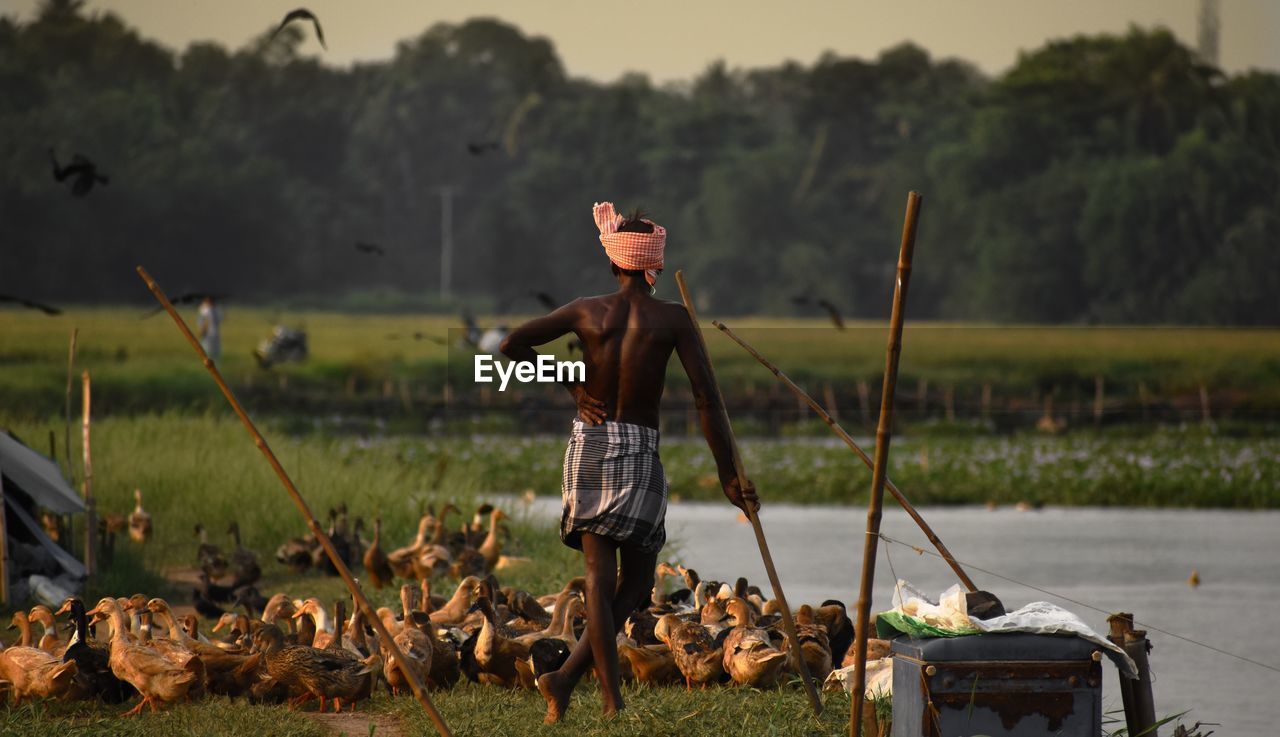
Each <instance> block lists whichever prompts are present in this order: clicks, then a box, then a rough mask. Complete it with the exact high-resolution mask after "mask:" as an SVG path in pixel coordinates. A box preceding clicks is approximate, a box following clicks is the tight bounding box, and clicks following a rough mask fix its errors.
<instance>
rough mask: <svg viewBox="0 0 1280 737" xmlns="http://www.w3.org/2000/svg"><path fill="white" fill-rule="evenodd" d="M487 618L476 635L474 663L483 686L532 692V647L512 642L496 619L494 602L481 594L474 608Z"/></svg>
mask: <svg viewBox="0 0 1280 737" xmlns="http://www.w3.org/2000/svg"><path fill="white" fill-rule="evenodd" d="M471 608H472V609H473V610H475V611H479V612H480V613H481V614H482V615H483V617H484V623H483V624H482V625H481V626H480V631H479V632H478V633H476V640H475V663H476V667H477V669H478V677H479V680H480V682H481V683H485V684H489V685H495V686H502V687H503V688H517V687H520V688H525V689H532V688H533V687H534V682H533V667H532V665H530V663H529V646H528V645H525V644H522V643H520V642H517V641H516V640H514V639H512V638H511V636H510V635H511V633H510V632H508V631H505V630H506V628H505V627H503V626H502V625H501V624H500V623H499V622H498V619H497V612H496V611H495V610H494V608H493V601H492V600H491V599H490V598H489V596H487V595H485V594H481V595H480V596H479V597H478V598H477V599H476V603H475V604H473V605H472V606H471Z"/></svg>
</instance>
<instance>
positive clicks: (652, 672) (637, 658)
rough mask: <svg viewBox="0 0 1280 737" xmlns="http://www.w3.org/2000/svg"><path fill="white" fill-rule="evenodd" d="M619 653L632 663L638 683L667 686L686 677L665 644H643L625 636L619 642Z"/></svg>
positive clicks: (633, 677)
mask: <svg viewBox="0 0 1280 737" xmlns="http://www.w3.org/2000/svg"><path fill="white" fill-rule="evenodd" d="M618 655H620V656H622V657H623V658H625V659H626V660H627V662H628V663H629V664H630V666H631V677H632V679H633V680H635V681H636V682H637V683H646V684H649V685H651V686H666V685H671V684H676V683H679V682H680V681H681V680H683V679H684V674H682V673H681V672H680V668H679V667H677V666H676V660H675V657H674V656H673V655H672V654H671V648H669V647H667V646H666V645H665V644H662V643H658V644H656V645H641V644H638V643H636V642H635V641H634V640H631V639H630V638H623V639H621V640H620V641H619V642H618Z"/></svg>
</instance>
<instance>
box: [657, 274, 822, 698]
mask: <svg viewBox="0 0 1280 737" xmlns="http://www.w3.org/2000/svg"><path fill="white" fill-rule="evenodd" d="M676 284H677V285H678V286H679V287H680V298H681V299H683V300H684V306H685V309H687V310H688V311H689V319H690V320H691V321H692V322H693V332H694V335H695V336H697V339H698V346H699V347H700V348H701V349H702V354H703V355H704V356H706V359H707V369H708V373H709V374H710V375H711V383H712V384H714V385H715V391H716V399H717V400H718V401H719V403H720V412H721V413H723V416H724V425H725V427H726V428H728V429H729V451H730V453H731V454H732V456H733V470H734V472H735V473H736V474H737V475H738V486H739V487H740V488H743V489H745V488H747V470H746V468H745V467H744V466H743V465H742V454H741V453H740V452H738V440H737V438H735V437H734V436H733V426H732V425H731V424H730V423H729V410H728V408H727V407H725V405H724V395H723V394H721V393H720V384H719V383H718V382H716V380H715V379H716V375H715V370H714V369H713V368H712V366H711V354H710V353H708V352H707V342H706V340H705V339H704V338H703V337H702V328H701V327H699V326H698V312H697V310H695V309H694V307H693V298H691V297H690V296H689V288H688V287H687V286H685V283H684V273H683V272H681V271H677V272H676ZM744 506H746V507H747V519H748V520H750V522H751V529H752V530H753V531H754V532H755V534H756V544H757V545H758V546H760V558H761V559H762V560H764V570H765V573H767V574H768V575H769V585H771V586H773V594H774V599H775V600H777V602H778V609H780V610H781V613H782V629H783V631H784V632H785V633H786V635H787V639H788V640H789V641H790V643H791V647H790V651H791V658H792V663H793V664H794V666H795V669H796V672H797V673H799V674H800V681H801V682H802V683H803V684H804V690H805V693H807V694H808V695H809V703H810V705H811V706H813V713H814V714H815V715H820V714H822V697H821V696H819V695H818V689H817V687H816V686H814V684H813V677H812V676H810V675H809V668H808V666H806V665H805V662H804V658H802V657H801V656H800V637H799V635H797V634H796V623H795V620H794V619H792V617H791V607H789V606H787V597H786V596H785V595H784V594H783V593H782V582H781V581H780V580H779V579H778V571H777V569H775V568H774V566H773V556H772V555H769V543H767V542H765V539H764V528H763V527H762V526H761V525H760V516H759V515H758V514H756V510H754V509H752V508H751V505H750V504H747V505H744Z"/></svg>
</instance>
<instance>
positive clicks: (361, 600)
mask: <svg viewBox="0 0 1280 737" xmlns="http://www.w3.org/2000/svg"><path fill="white" fill-rule="evenodd" d="M138 275H139V276H141V277H142V280H143V281H145V282H146V283H147V287H148V288H149V289H150V290H151V293H152V294H153V295H155V298H156V300H158V301H159V302H160V305H161V306H162V307H164V309H165V310H166V311H167V312H168V313H169V317H171V318H173V321H174V323H175V324H176V325H177V326H178V329H179V330H180V331H181V332H182V334H183V335H184V336H186V338H187V342H189V343H190V344H191V347H192V348H194V349H195V351H196V355H198V356H199V357H200V361H201V363H203V364H204V367H205V368H206V369H208V371H209V374H210V376H212V377H213V381H214V383H215V384H217V385H218V389H220V390H221V391H222V396H224V397H226V399H227V402H228V403H229V404H230V405H231V409H232V410H234V411H235V413H236V416H237V417H239V418H240V422H241V424H243V425H244V428H245V430H246V431H248V433H249V436H250V437H252V438H253V442H254V445H256V446H257V447H258V450H260V451H261V452H262V455H263V456H264V457H265V458H266V460H267V463H268V464H270V465H271V468H272V470H273V471H275V473H276V477H277V478H279V479H280V483H281V484H283V485H284V488H285V491H286V492H288V494H289V497H290V498H291V499H292V500H293V503H294V504H295V505H296V506H297V507H298V511H299V512H301V513H302V517H303V519H305V520H306V521H307V527H309V528H310V529H311V534H312V535H314V536H315V538H316V541H317V542H319V543H320V547H321V548H323V549H324V552H325V554H326V555H328V556H329V561H330V562H331V563H333V567H334V568H335V569H337V571H338V575H339V576H341V577H342V582H343V583H345V584H346V585H347V590H349V591H350V592H351V597H352V599H354V600H355V601H356V602H357V604H358V606H359V607H360V609H361V610H362V611H363V612H364V613H365V616H366V619H367V621H368V622H369V624H370V625H371V626H372V627H373V629H374V631H375V632H377V633H378V637H380V638H381V641H382V646H383V647H385V648H387V650H388V651H389V652H390V654H391V657H393V658H395V661H396V662H397V663H402V664H403V663H406V662H408V661H407V659H406V658H405V655H404V653H403V652H402V651H401V650H400V646H399V645H398V644H396V641H395V640H394V639H392V637H391V633H390V632H388V631H387V627H386V625H384V624H383V623H382V620H381V619H380V618H379V617H378V615H377V613H376V612H375V611H374V609H373V605H372V604H370V603H369V599H368V598H366V597H365V595H364V591H363V590H361V588H360V583H359V582H358V581H356V579H355V577H354V576H352V575H351V570H350V569H349V568H347V564H346V563H344V562H342V557H341V556H339V555H338V551H337V549H336V548H334V547H333V541H332V540H330V539H329V536H328V535H326V534H325V532H324V530H323V529H321V528H320V523H319V522H317V521H316V518H315V515H313V514H312V513H311V507H309V506H307V502H306V500H305V499H303V498H302V492H300V491H298V487H296V486H294V484H293V480H292V479H290V478H289V474H288V473H286V472H285V470H284V466H282V465H280V461H279V459H277V458H276V454H275V453H273V452H272V450H271V446H269V445H267V440H266V438H264V437H262V433H260V432H258V427H257V425H255V424H253V420H252V419H250V418H249V415H248V413H246V412H245V411H244V407H242V406H240V401H239V400H237V399H236V395H235V394H234V393H233V392H232V391H231V387H230V386H228V385H227V382H226V381H225V380H223V378H222V374H221V373H219V372H218V368H217V366H215V365H214V363H213V359H211V358H209V356H208V354H206V353H205V352H204V347H203V346H201V345H200V341H199V340H198V339H197V338H196V336H195V335H193V334H192V332H191V328H189V327H187V324H186V323H185V322H183V320H182V316H181V315H179V314H178V312H177V310H175V309H173V305H172V304H170V302H169V298H168V297H166V296H165V294H164V292H163V291H161V289H160V285H158V284H156V282H155V280H154V279H152V278H151V275H150V274H148V273H147V270H146V269H144V268H142V267H141V266H139V267H138ZM85 381H86V382H88V373H87V372H86V373H85ZM87 388H88V387H87V385H86V391H85V397H86V400H85V402H86V404H85V406H86V408H87V407H88V399H87V397H88V396H89V393H88V391H87ZM86 416H87V415H86ZM86 427H87V426H86ZM85 447H86V449H87V448H88V443H86V444H85ZM90 509H92V507H90ZM91 529H92V528H91ZM400 673H401V674H402V675H403V676H404V677H405V680H407V681H408V682H409V687H410V689H411V690H412V691H413V695H414V696H415V697H416V698H417V699H418V703H420V704H422V708H423V709H425V710H426V712H427V716H429V717H430V718H431V721H432V723H433V724H434V725H435V728H436V731H437V732H439V733H440V735H441V737H452V736H453V732H451V731H450V730H449V725H448V724H446V723H445V721H444V717H442V716H441V715H440V712H438V711H436V708H435V705H433V704H432V703H431V698H430V697H429V696H427V688H426V685H425V684H423V683H422V681H421V679H419V678H418V674H417V673H416V672H414V671H413V670H412V669H410V668H405V667H401V668H400Z"/></svg>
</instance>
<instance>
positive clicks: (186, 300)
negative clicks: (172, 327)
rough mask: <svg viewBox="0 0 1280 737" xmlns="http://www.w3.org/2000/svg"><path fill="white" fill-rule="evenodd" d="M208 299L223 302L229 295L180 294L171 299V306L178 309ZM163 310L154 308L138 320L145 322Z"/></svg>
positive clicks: (206, 293)
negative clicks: (180, 306)
mask: <svg viewBox="0 0 1280 737" xmlns="http://www.w3.org/2000/svg"><path fill="white" fill-rule="evenodd" d="M206 298H208V299H211V300H213V301H214V302H221V301H222V300H224V299H226V298H227V295H225V294H211V293H209V292H187V293H186V294H179V295H178V296H177V297H170V298H169V304H171V305H173V306H175V307H177V306H178V305H192V304H199V303H201V302H203V301H205V299H206ZM163 310H164V307H153V308H151V309H149V310H147V311H146V312H144V313H142V316H141V317H139V318H138V319H140V320H145V319H146V318H148V317H151V316H152V315H154V314H157V313H159V312H162V311H163Z"/></svg>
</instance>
